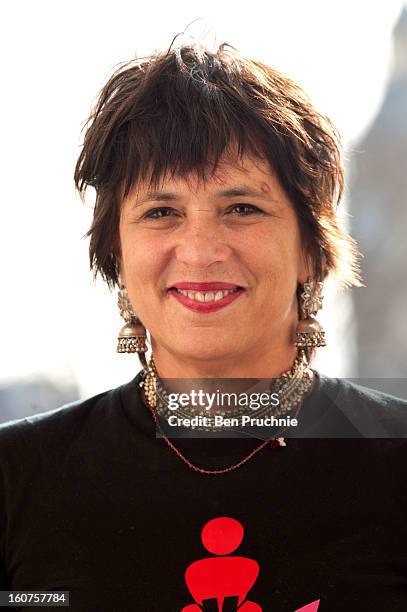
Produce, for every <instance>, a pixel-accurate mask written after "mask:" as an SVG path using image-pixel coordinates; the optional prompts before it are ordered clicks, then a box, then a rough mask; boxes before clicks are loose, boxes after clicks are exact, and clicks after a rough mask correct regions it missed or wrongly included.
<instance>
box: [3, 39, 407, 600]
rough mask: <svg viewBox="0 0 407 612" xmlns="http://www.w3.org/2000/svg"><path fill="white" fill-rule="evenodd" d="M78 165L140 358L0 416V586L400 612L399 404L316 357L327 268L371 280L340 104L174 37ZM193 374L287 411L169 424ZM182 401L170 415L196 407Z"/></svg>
mask: <svg viewBox="0 0 407 612" xmlns="http://www.w3.org/2000/svg"><path fill="white" fill-rule="evenodd" d="M75 181H76V185H77V187H78V188H79V190H80V191H82V192H83V191H84V190H85V189H86V187H87V186H93V187H94V188H95V189H96V194H97V200H96V206H95V212H94V221H93V224H92V227H91V229H90V232H89V234H90V236H91V240H90V259H91V264H92V266H93V268H94V270H95V271H96V272H99V273H100V274H101V275H102V276H103V278H104V279H105V280H106V281H107V282H108V284H109V285H110V286H111V287H112V286H115V285H117V286H120V291H119V308H120V311H121V314H122V316H123V318H124V321H125V326H124V327H123V329H122V330H121V332H120V335H119V344H118V350H119V351H120V352H134V353H138V355H139V356H140V358H141V362H142V365H143V369H142V370H141V372H139V373H138V374H137V376H136V377H135V378H134V379H133V380H132V381H131V382H129V383H128V384H124V385H122V386H121V387H119V388H117V389H113V390H111V391H106V392H105V393H102V394H100V395H98V396H96V397H93V398H90V399H88V400H85V401H81V402H77V403H75V404H70V405H68V406H64V407H62V408H60V409H58V410H56V411H52V412H50V413H45V414H43V415H39V416H37V417H33V418H29V419H24V420H22V421H17V422H13V423H9V424H6V425H4V426H2V428H1V430H0V454H1V466H2V475H3V484H2V486H1V489H0V491H1V493H0V494H1V496H2V505H1V506H0V509H1V515H0V520H1V531H0V533H1V545H2V547H1V550H2V559H3V560H2V565H1V573H2V582H1V586H2V588H3V589H9V590H10V589H11V590H28V591H33V590H35V591H44V590H59V591H69V592H70V607H71V609H72V610H75V611H76V610H78V611H79V610H80V611H82V610H83V611H85V610H86V611H87V612H89V610H92V611H93V610H95V611H96V610H97V611H98V612H99V611H102V610H112V611H113V610H114V611H116V610H143V611H147V610H148V611H149V612H154V611H158V610H159V611H160V612H162V611H164V610H165V611H166V612H167V611H168V612H169V611H175V610H177V611H180V610H184V612H194V611H198V610H205V611H210V610H222V611H223V612H226V611H227V610H229V611H231V610H239V611H243V612H247V611H249V612H250V611H255V610H264V611H268V610H273V611H277V610H282V611H287V612H288V611H289V612H292V611H293V610H300V609H302V610H308V612H310V611H311V610H321V611H322V612H323V611H325V610H341V611H342V610H345V609H348V610H352V611H353V610H392V611H398V610H400V611H401V610H406V609H407V550H406V539H405V536H406V524H405V520H404V516H405V510H406V501H407V500H406V492H405V468H404V459H405V457H406V449H407V446H406V443H405V441H404V440H400V439H399V440H387V439H383V438H388V437H390V436H391V435H392V434H390V433H389V432H393V435H394V432H396V437H397V436H399V437H402V436H403V435H404V436H405V435H406V429H405V411H406V402H404V401H402V400H397V399H396V398H392V397H390V396H386V395H383V394H380V393H377V392H374V391H369V390H367V389H364V388H362V387H358V386H357V385H352V384H350V383H346V382H343V381H339V380H336V379H333V380H330V379H328V378H325V377H323V376H321V375H319V374H318V373H317V372H315V371H313V370H312V368H311V367H310V363H311V358H312V355H313V352H314V351H315V350H316V349H317V348H318V347H319V346H323V345H324V344H325V338H324V333H323V330H322V329H321V327H320V326H319V324H318V323H317V320H316V318H315V315H316V314H317V312H318V310H319V309H320V307H321V305H322V282H323V280H324V279H325V278H326V277H327V276H328V275H330V274H334V275H335V276H336V277H337V279H338V280H339V281H341V282H343V283H344V284H347V285H352V284H353V285H358V284H359V283H360V280H359V276H358V267H357V263H356V248H355V245H354V243H353V242H352V240H351V239H350V238H349V236H348V235H347V234H346V233H345V232H344V231H343V230H342V229H341V228H340V226H339V224H338V221H337V218H336V208H337V205H338V203H339V201H340V199H341V195H342V190H343V168H342V162H341V151H340V144H339V138H338V135H337V133H336V131H335V129H334V127H333V126H332V124H331V123H330V121H329V120H328V119H327V118H326V117H324V116H323V115H321V114H320V113H318V111H317V110H316V109H315V108H314V107H313V106H312V104H311V102H310V101H309V100H308V98H307V97H306V96H305V94H304V93H303V92H302V91H301V89H300V88H299V87H298V86H297V85H296V84H294V83H293V82H292V81H291V80H289V79H288V78H287V77H285V76H283V75H281V74H280V73H278V72H276V71H275V70H274V69H272V68H270V67H269V66H265V65H263V64H261V63H260V62H257V61H251V60H248V59H246V58H243V57H241V56H240V55H239V54H238V53H237V51H235V50H234V49H233V48H231V47H230V46H228V45H222V46H221V47H220V48H219V50H218V51H217V52H216V53H211V52H209V51H208V50H206V49H204V48H202V47H201V46H199V45H191V46H182V47H180V48H178V49H171V50H169V51H168V52H167V53H158V54H155V55H154V56H152V57H149V58H146V59H144V60H140V61H137V62H130V63H128V64H126V65H124V66H122V67H121V68H120V69H119V70H118V71H116V73H115V74H114V75H113V76H112V77H111V79H110V80H109V81H108V83H107V84H106V85H105V86H104V88H103V89H102V91H101V94H100V96H99V99H98V102H97V105H96V107H95V109H94V111H93V113H92V115H91V117H90V121H89V125H88V128H87V131H86V136H85V140H84V146H83V150H82V152H81V154H80V157H79V159H78V162H77V166H76V171H75ZM146 330H148V332H149V336H150V341H151V354H150V356H149V358H148V359H147V357H146V351H147V348H148V347H147V343H146ZM191 379H193V380H194V384H195V382H196V381H197V380H198V381H200V382H199V384H200V387H201V388H200V391H202V392H203V395H202V397H209V395H210V394H209V391H210V390H212V391H213V390H214V389H217V387H218V385H220V386H221V387H222V389H223V388H227V389H228V390H230V389H233V390H235V391H236V392H239V393H246V394H248V393H249V392H250V391H251V390H253V388H254V387H255V388H256V389H260V390H261V391H265V390H266V389H267V390H268V391H273V390H274V392H275V393H276V395H275V397H277V400H278V401H277V405H275V404H274V405H268V406H265V407H262V408H261V414H262V416H263V417H264V418H271V417H273V416H279V417H281V418H286V419H288V417H293V418H294V417H296V419H297V421H298V422H297V424H296V425H295V426H294V425H293V426H290V425H288V426H285V427H281V426H280V425H278V426H273V427H267V426H266V427H265V429H264V428H262V429H261V431H260V430H258V429H257V428H256V427H255V428H254V429H250V430H247V429H244V428H242V427H241V426H240V422H239V426H238V427H232V428H231V430H230V431H229V432H227V431H226V430H227V426H225V427H221V428H219V427H215V426H214V424H213V422H210V423H209V425H208V424H204V425H202V424H199V425H198V426H197V427H196V428H195V429H194V431H196V430H198V433H199V435H200V436H201V437H199V438H196V437H195V436H194V435H192V434H193V433H194V431H193V429H192V428H191V427H189V426H188V424H186V423H185V421H182V425H181V427H178V432H177V433H175V434H174V435H173V436H171V435H170V434H169V433H168V432H170V433H171V431H172V429H171V427H172V426H170V425H169V414H170V412H171V411H172V409H171V408H170V407H169V398H170V394H171V393H173V394H175V397H177V398H178V399H180V396H179V392H180V391H181V390H183V389H184V387H183V383H184V382H185V381H187V383H188V381H190V380H191ZM225 379H226V380H225ZM234 379H235V380H234ZM236 379H237V380H236ZM271 379H276V380H271ZM223 385H225V386H223ZM187 387H188V384H187V385H186V387H185V388H187ZM205 393H208V396H206V395H205ZM239 397H240V396H239ZM189 398H190V401H189V402H187V403H186V404H185V405H184V404H182V403H181V402H179V404H178V405H179V409H178V410H177V414H179V415H181V416H183V417H188V416H190V417H191V416H192V415H197V416H203V415H204V414H205V412H206V411H207V409H208V406H203V405H202V404H199V405H198V408H199V409H195V408H194V407H193V402H192V395H189ZM215 404H216V408H219V402H218V399H216V401H215ZM240 408H241V406H237V405H232V406H231V407H228V408H227V409H225V410H224V411H223V412H224V415H226V416H227V415H230V416H233V417H236V418H239V419H240V418H241V417H242V410H241V409H240ZM171 413H172V412H171ZM259 413H260V410H259ZM212 414H213V412H212ZM256 414H257V413H256ZM167 425H168V426H167ZM156 426H157V435H156ZM403 428H404V429H403ZM230 432H231V434H232V435H230ZM265 432H266V434H265ZM283 434H285V437H286V438H287V437H288V436H289V437H290V439H289V440H287V442H286V441H285V440H284V438H283ZM235 435H236V437H235ZM202 436H203V437H202ZM175 438H176V439H175ZM375 438H381V439H375Z"/></svg>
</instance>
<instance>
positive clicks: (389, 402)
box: [318, 374, 407, 438]
mask: <svg viewBox="0 0 407 612" xmlns="http://www.w3.org/2000/svg"><path fill="white" fill-rule="evenodd" d="M318 379H319V394H320V396H321V399H323V400H326V401H327V402H329V403H330V404H334V406H335V407H336V408H337V409H339V410H340V411H342V412H343V414H344V415H345V416H346V417H347V418H348V419H349V420H351V422H352V423H353V424H354V425H355V426H357V428H358V429H359V431H360V432H361V434H362V435H364V436H366V437H377V438H380V437H383V438H385V437H394V438H407V400H406V399H403V398H401V397H397V396H396V395H392V394H389V393H384V392H382V391H378V390H375V389H371V388H369V387H367V386H364V385H362V384H360V383H359V382H355V381H354V380H350V379H339V378H328V377H326V376H324V375H321V374H318Z"/></svg>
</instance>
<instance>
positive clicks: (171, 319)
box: [120, 156, 309, 363]
mask: <svg viewBox="0 0 407 612" xmlns="http://www.w3.org/2000/svg"><path fill="white" fill-rule="evenodd" d="M122 204H123V205H122V213H121V219H120V243H121V266H120V276H121V282H122V283H123V284H124V285H125V286H126V287H127V290H128V294H129V298H130V301H131V303H132V305H133V307H134V310H135V311H136V313H137V314H138V316H139V317H140V319H141V321H142V322H143V324H144V325H145V327H146V328H147V329H148V331H149V332H150V335H151V339H152V345H153V351H154V354H155V355H156V354H157V353H159V354H160V355H164V354H167V355H171V356H172V358H173V359H177V358H178V359H179V360H180V361H183V362H186V361H188V360H198V361H202V360H203V361H206V362H208V360H209V361H211V362H213V363H215V362H219V363H225V359H226V360H227V359H230V360H231V361H232V362H233V361H234V362H236V363H244V361H245V360H246V359H253V358H256V357H257V358H261V357H267V356H269V357H270V355H272V354H273V352H274V354H275V355H279V354H280V353H282V352H284V350H285V349H287V350H290V351H291V353H290V354H292V351H293V341H294V333H295V328H296V324H297V299H296V289H297V283H298V282H301V283H303V282H304V281H305V280H306V277H307V276H308V275H309V274H308V270H307V269H306V265H305V261H304V256H303V251H302V244H301V237H300V230H299V224H298V221H297V217H296V214H295V210H294V207H293V205H292V203H291V202H290V200H289V199H288V197H287V196H286V194H285V193H284V191H283V189H282V187H281V185H280V183H279V181H278V180H277V178H276V176H274V174H273V173H272V172H271V170H270V168H269V166H268V164H267V163H266V162H261V161H259V160H257V159H256V160H255V159H254V158H251V157H247V156H246V157H244V158H243V160H242V161H240V162H239V163H237V162H235V163H234V164H232V163H230V162H227V161H224V162H223V163H222V164H221V165H220V167H219V169H218V170H217V172H216V174H215V175H214V176H212V177H211V178H210V179H209V180H208V181H206V182H205V183H204V184H202V183H201V184H200V183H199V182H198V181H197V180H196V178H192V177H191V178H190V179H189V181H188V182H187V181H185V180H183V179H181V178H173V179H171V178H168V179H164V180H163V182H162V184H161V185H160V188H159V191H158V192H154V193H149V192H148V188H147V186H146V185H144V184H141V183H140V184H138V185H137V186H136V187H134V188H133V190H132V191H131V192H130V194H129V195H128V196H127V197H126V199H125V200H124V201H123V203H122ZM213 283H215V285H213ZM211 284H212V285H211ZM228 290H229V291H231V290H233V293H228V294H227V295H225V292H226V291H228ZM180 291H183V292H184V293H183V294H182V293H180ZM220 291H222V293H220ZM185 292H187V293H185ZM188 292H190V293H189V295H188Z"/></svg>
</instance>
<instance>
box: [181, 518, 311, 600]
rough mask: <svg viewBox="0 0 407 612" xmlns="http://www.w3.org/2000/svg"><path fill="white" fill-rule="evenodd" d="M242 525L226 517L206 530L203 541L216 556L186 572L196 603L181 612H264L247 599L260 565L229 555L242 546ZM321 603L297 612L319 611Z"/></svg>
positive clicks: (215, 520) (203, 560)
mask: <svg viewBox="0 0 407 612" xmlns="http://www.w3.org/2000/svg"><path fill="white" fill-rule="evenodd" d="M243 534H244V529H243V526H242V524H241V523H240V522H239V521H237V520H235V519H233V518H229V517H226V516H223V517H218V518H214V519H212V520H210V521H208V523H206V525H205V526H204V527H203V529H202V533H201V539H202V543H203V545H204V547H205V548H206V550H207V551H208V552H210V553H212V554H213V555H216V556H214V557H206V558H205V559H199V560H198V561H194V563H191V565H190V566H189V567H188V568H187V570H186V572H185V582H186V584H187V587H188V589H189V592H190V593H191V595H192V597H193V599H194V601H195V603H193V604H190V605H188V606H185V607H184V608H182V611H181V612H237V611H238V612H262V610H263V608H262V607H261V606H260V605H259V604H257V603H255V602H253V601H250V600H249V599H246V597H247V595H248V593H249V591H250V589H251V588H252V587H253V585H254V583H255V582H256V580H257V576H258V574H259V564H258V563H257V561H254V560H253V559H248V558H247V557H238V556H229V555H231V553H233V552H234V551H235V550H236V549H237V548H238V547H239V546H240V544H241V542H242V540H243ZM318 607H319V600H317V601H314V602H312V603H311V604H308V605H307V606H304V607H303V608H301V609H300V610H296V611H295V612H317V610H318Z"/></svg>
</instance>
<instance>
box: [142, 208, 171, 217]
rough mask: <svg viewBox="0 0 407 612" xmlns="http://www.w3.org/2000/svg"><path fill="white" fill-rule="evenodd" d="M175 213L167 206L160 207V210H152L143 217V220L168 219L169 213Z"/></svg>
mask: <svg viewBox="0 0 407 612" xmlns="http://www.w3.org/2000/svg"><path fill="white" fill-rule="evenodd" d="M174 212H176V211H175V210H174V209H173V208H169V207H168V206H160V208H153V209H151V210H150V211H148V213H146V214H145V215H144V218H145V219H165V218H166V217H169V216H170V214H171V213H174Z"/></svg>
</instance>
